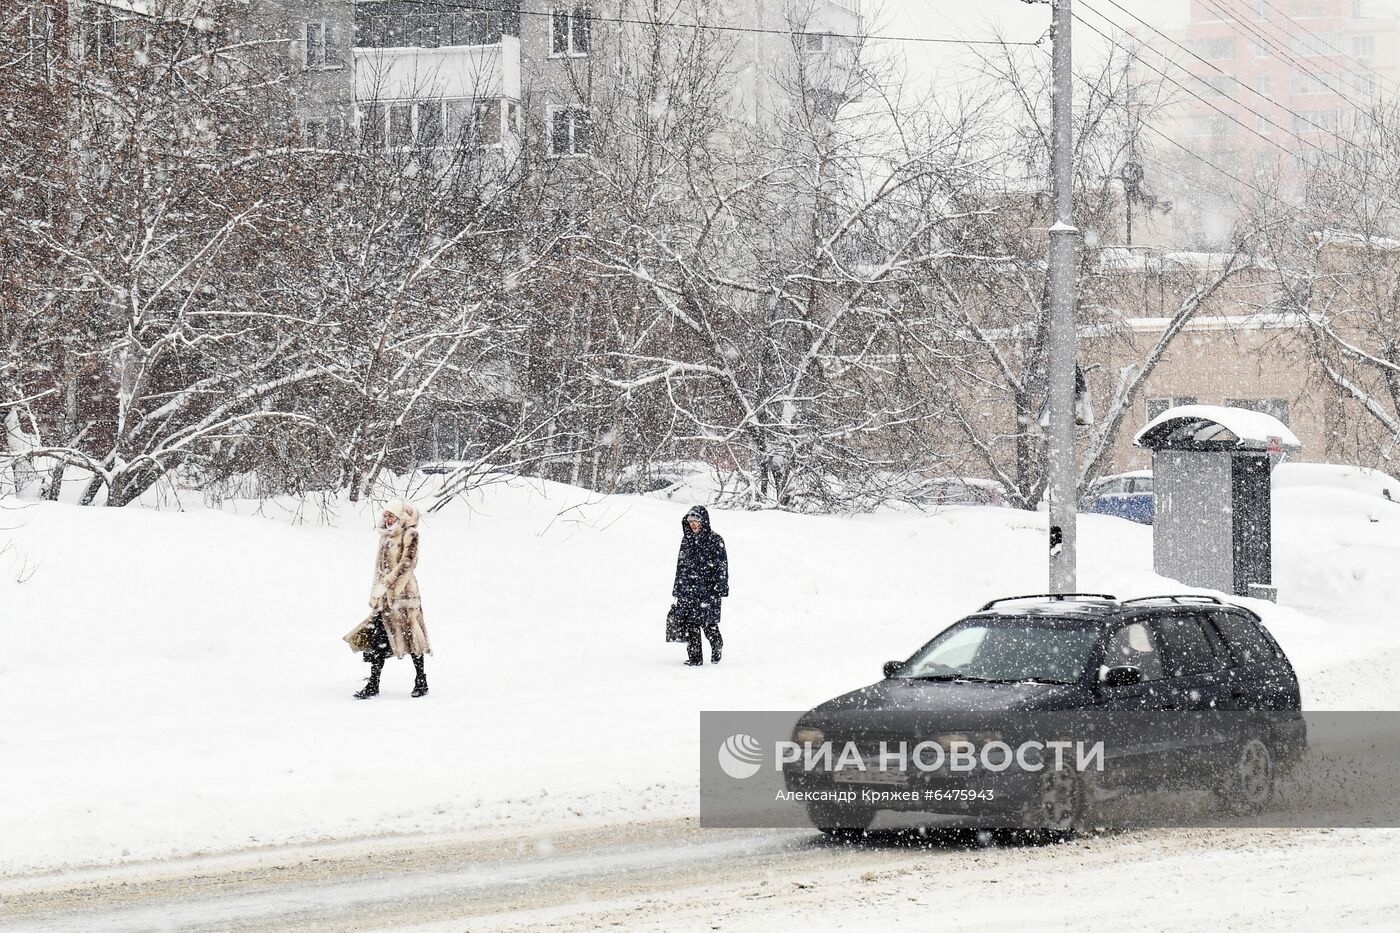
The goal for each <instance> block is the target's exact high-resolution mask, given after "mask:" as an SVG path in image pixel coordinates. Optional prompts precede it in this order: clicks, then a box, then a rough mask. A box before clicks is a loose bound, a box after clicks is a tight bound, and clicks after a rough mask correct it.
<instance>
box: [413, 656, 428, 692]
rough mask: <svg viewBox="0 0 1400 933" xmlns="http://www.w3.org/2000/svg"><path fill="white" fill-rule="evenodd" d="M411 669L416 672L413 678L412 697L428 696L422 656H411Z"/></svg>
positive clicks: (426, 676)
mask: <svg viewBox="0 0 1400 933" xmlns="http://www.w3.org/2000/svg"><path fill="white" fill-rule="evenodd" d="M413 669H414V670H415V671H417V672H418V674H417V676H415V677H414V678H413V693H412V695H413V696H416V697H423V696H427V695H428V675H427V674H425V673H423V656H422V655H421V654H415V655H413Z"/></svg>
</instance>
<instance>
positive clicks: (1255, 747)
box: [1217, 739, 1275, 813]
mask: <svg viewBox="0 0 1400 933" xmlns="http://www.w3.org/2000/svg"><path fill="white" fill-rule="evenodd" d="M1274 777H1275V774H1274V754H1273V752H1272V751H1271V750H1270V749H1269V746H1268V744H1267V743H1266V742H1264V740H1263V739H1249V740H1247V741H1246V742H1245V743H1244V744H1243V745H1241V746H1240V748H1239V751H1238V752H1237V753H1236V755H1235V759H1234V761H1233V762H1232V763H1231V765H1230V766H1229V768H1228V769H1227V771H1226V772H1225V777H1224V781H1223V783H1222V784H1221V786H1220V788H1219V789H1218V791H1217V793H1218V794H1219V795H1220V797H1221V798H1222V799H1223V800H1224V801H1225V805H1226V806H1227V807H1229V808H1230V809H1231V810H1233V811H1234V812H1236V813H1258V812H1259V811H1260V810H1263V809H1264V808H1265V807H1267V806H1268V805H1269V803H1270V801H1272V800H1273V799H1274Z"/></svg>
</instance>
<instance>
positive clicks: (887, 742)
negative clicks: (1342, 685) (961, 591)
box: [784, 594, 1306, 832]
mask: <svg viewBox="0 0 1400 933" xmlns="http://www.w3.org/2000/svg"><path fill="white" fill-rule="evenodd" d="M1057 717H1058V718H1057ZM1057 729H1059V730H1063V732H1064V734H1065V735H1070V734H1076V730H1078V731H1079V732H1085V731H1086V730H1087V731H1089V732H1093V733H1094V734H1095V735H1096V736H1099V737H1105V736H1107V737H1108V739H1109V741H1108V742H1107V749H1108V751H1107V755H1106V757H1107V767H1103V765H1104V761H1103V760H1102V759H1103V757H1104V756H1103V755H1102V754H1101V756H1100V760H1099V761H1097V762H1093V761H1090V762H1089V765H1093V764H1098V765H1099V766H1100V767H1099V768H1098V769H1097V770H1094V769H1093V768H1091V767H1089V766H1088V765H1086V766H1084V767H1083V768H1076V767H1067V766H1065V765H1064V763H1063V762H1062V761H1057V763H1056V764H1055V766H1054V767H1045V766H1043V765H1040V766H1038V767H1025V765H1027V764H1028V759H1026V758H1025V757H1024V756H1023V757H1021V758H1018V759H1016V760H1015V762H1014V764H1016V765H1018V766H1015V767H1010V766H1008V767H1001V768H998V767H997V765H999V764H1002V763H1003V762H1004V761H1005V760H1006V759H1007V755H1008V753H1010V754H1011V755H1013V756H1014V755H1016V754H1021V753H1023V752H1026V750H1027V749H1029V753H1033V754H1030V759H1029V763H1030V764H1031V765H1038V764H1039V763H1040V759H1039V758H1037V757H1036V755H1038V754H1042V753H1043V752H1044V750H1045V749H1044V743H1034V742H1030V743H1028V741H1027V740H1028V739H1030V738H1034V735H1033V733H1035V732H1036V731H1037V730H1039V732H1041V733H1044V732H1045V731H1046V730H1051V731H1054V730H1057ZM1042 737H1043V736H1042ZM877 740H878V743H879V751H878V752H877V750H876V748H875V746H876V743H877ZM793 742H794V743H796V745H798V746H800V747H802V748H803V749H805V750H806V752H807V753H808V754H807V755H805V756H804V757H803V759H802V760H795V761H791V762H788V763H785V764H784V778H785V781H786V784H787V787H788V789H789V790H792V791H801V792H802V793H803V796H802V797H801V798H799V799H802V800H803V801H804V802H806V805H807V810H808V814H809V816H810V817H811V819H812V822H813V824H814V825H815V826H817V827H818V828H820V829H822V830H823V831H827V832H836V831H849V830H860V829H864V828H866V827H868V826H869V825H870V823H871V822H872V820H873V818H874V816H875V815H876V813H877V812H878V811H879V810H906V811H920V812H928V813H946V814H956V815H959V816H963V817H971V818H972V821H973V822H974V823H978V824H980V825H986V826H1010V825H1018V826H1026V827H1038V828H1048V829H1051V830H1052V831H1070V830H1073V829H1074V828H1077V827H1080V826H1082V825H1084V821H1085V820H1086V819H1088V816H1087V814H1088V813H1089V812H1090V809H1091V804H1093V803H1094V802H1095V801H1096V800H1112V799H1115V798H1121V797H1125V796H1132V795H1137V796H1141V795H1140V793H1139V792H1144V791H1154V790H1171V789H1173V788H1177V789H1181V788H1185V789H1191V788H1197V789H1201V790H1205V789H1209V790H1212V791H1214V792H1215V793H1216V794H1217V795H1218V796H1219V797H1220V798H1221V799H1222V800H1223V801H1224V802H1225V803H1226V804H1227V805H1228V806H1227V807H1226V809H1227V810H1229V811H1233V812H1236V813H1238V812H1256V811H1258V810H1260V809H1262V808H1263V807H1264V806H1266V805H1267V804H1268V803H1269V802H1270V801H1271V799H1272V797H1273V794H1274V788H1275V783H1276V780H1277V777H1278V775H1279V774H1280V773H1282V772H1283V771H1284V770H1285V769H1287V768H1290V767H1291V766H1292V765H1293V764H1295V763H1296V762H1297V760H1298V758H1299V757H1300V756H1301V755H1302V753H1303V750H1304V748H1305V745H1306V725H1305V724H1304V721H1303V718H1302V713H1301V702H1300V697H1299V691H1298V678H1297V676H1296V675H1295V674H1294V671H1293V667H1292V665H1291V664H1290V663H1289V661H1288V658H1287V657H1286V656H1285V655H1284V653H1283V650H1282V649H1281V648H1280V647H1279V645H1278V643H1277V642H1276V641H1275V640H1274V638H1273V636H1272V635H1270V634H1269V632H1268V630H1267V629H1265V627H1264V625H1263V624H1262V622H1261V621H1260V619H1259V617H1258V616H1257V615H1256V614H1255V613H1253V612H1251V611H1250V610H1248V609H1246V608H1244V607H1241V606H1236V605H1233V604H1230V603H1226V602H1223V601H1221V600H1219V599H1216V598H1214V597H1210V596H1199V595H1181V596H1155V597H1148V598H1143V599H1129V600H1122V601H1120V600H1118V599H1116V598H1114V597H1112V596H1108V595H1103V594H1058V595H1036V596H1017V597H1011V598H1007V599H998V600H994V601H992V602H989V603H987V604H986V605H985V606H983V607H982V608H981V610H979V611H978V612H975V613H973V614H972V615H969V616H967V617H966V618H964V619H962V620H960V621H958V622H956V623H954V624H953V625H951V626H949V627H948V628H947V629H945V630H944V631H943V632H941V633H939V635H938V636H937V637H935V638H934V639H933V640H932V641H930V642H928V643H927V644H926V645H924V646H923V647H922V648H920V649H919V650H918V651H916V652H915V653H914V654H913V655H912V656H911V657H910V658H909V659H908V660H905V661H891V662H889V663H887V664H886V665H885V669H884V679H883V680H881V681H880V682H878V683H875V684H872V685H870V686H868V687H863V688H861V689H859V690H855V691H852V692H851V693H847V694H843V695H842V696H839V697H836V698H835V699H833V700H830V701H828V702H826V703H823V704H821V705H820V706H818V707H816V708H815V709H812V710H810V711H809V712H807V713H806V714H804V715H803V716H802V717H801V719H800V720H799V722H798V724H797V728H796V730H795V732H794V735H793ZM921 742H922V743H923V744H922V751H923V752H925V753H927V752H929V751H930V750H931V751H932V753H933V754H925V756H924V758H919V759H916V760H915V763H917V764H919V765H920V767H917V768H916V767H913V766H911V762H910V757H909V755H908V754H907V752H908V750H909V749H910V748H915V749H919V748H920V743H921ZM1018 742H1019V744H1018ZM899 743H902V744H899ZM959 743H962V744H963V745H964V746H965V747H966V748H971V749H974V750H976V749H980V750H984V751H988V752H989V753H990V751H992V750H994V751H996V752H997V753H998V754H999V755H1000V758H996V756H992V757H991V758H989V759H988V761H989V762H991V764H990V765H989V766H988V767H983V768H978V769H974V770H973V771H971V772H968V773H963V774H954V773H952V772H951V770H950V769H949V768H948V767H947V766H946V765H947V762H945V761H943V759H944V758H945V757H947V756H945V755H944V754H943V753H944V752H945V751H951V750H954V749H955V748H956V746H957V745H958V744H959ZM1052 744H1055V743H1052ZM1059 744H1063V743H1059ZM847 745H854V746H855V747H857V749H858V750H861V749H863V750H864V752H863V755H864V757H863V758H862V759H861V763H859V764H857V765H856V766H855V767H845V768H841V769H837V770H832V769H831V768H830V767H820V766H813V764H812V762H813V760H815V761H817V762H818V764H820V763H821V761H822V758H821V755H819V754H812V753H813V752H814V751H818V750H824V749H829V748H830V747H832V746H834V747H837V748H840V747H842V746H847ZM894 749H899V750H902V752H903V754H899V753H896V751H894ZM837 754H838V755H839V752H838V753H837ZM881 754H883V755H885V756H886V757H883V758H882V757H880V755H881ZM833 757H835V756H833ZM994 758H995V759H996V760H995V761H993V759H994ZM928 760H934V763H935V764H936V765H938V766H937V767H933V768H929V769H926V768H924V767H923V765H924V764H926V763H927V761H928ZM950 760H951V759H950ZM830 762H831V759H826V764H828V765H829V764H830ZM984 764H986V762H984Z"/></svg>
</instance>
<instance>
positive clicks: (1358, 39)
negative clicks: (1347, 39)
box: [1351, 36, 1376, 61]
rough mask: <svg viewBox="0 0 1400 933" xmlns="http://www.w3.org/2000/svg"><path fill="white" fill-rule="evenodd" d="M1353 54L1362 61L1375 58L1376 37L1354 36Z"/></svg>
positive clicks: (1352, 41) (1352, 38)
mask: <svg viewBox="0 0 1400 933" xmlns="http://www.w3.org/2000/svg"><path fill="white" fill-rule="evenodd" d="M1351 54H1352V55H1353V56H1354V57H1356V58H1359V59H1361V60H1362V61H1367V60H1369V59H1372V58H1374V57H1375V55H1376V37H1375V36H1352V37H1351Z"/></svg>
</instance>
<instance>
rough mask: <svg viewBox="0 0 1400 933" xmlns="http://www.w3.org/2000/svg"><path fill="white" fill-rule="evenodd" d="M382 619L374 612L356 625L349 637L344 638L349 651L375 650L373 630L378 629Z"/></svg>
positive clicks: (379, 614) (381, 615) (381, 616)
mask: <svg viewBox="0 0 1400 933" xmlns="http://www.w3.org/2000/svg"><path fill="white" fill-rule="evenodd" d="M382 618H383V614H382V613H378V612H376V613H375V614H374V615H372V616H370V617H369V618H368V619H365V620H364V621H363V622H361V623H360V624H359V625H357V626H356V627H355V628H354V629H353V630H352V631H351V632H350V634H349V635H346V636H345V641H346V643H347V644H348V645H349V646H350V650H351V651H358V652H365V651H373V650H375V645H374V635H375V629H376V628H377V627H378V624H379V622H380V620H381V619H382Z"/></svg>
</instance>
